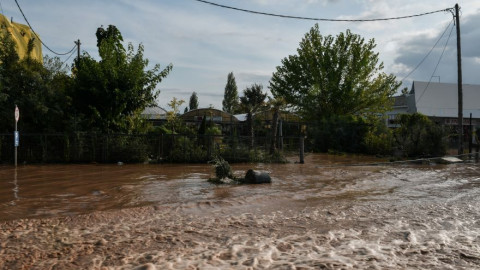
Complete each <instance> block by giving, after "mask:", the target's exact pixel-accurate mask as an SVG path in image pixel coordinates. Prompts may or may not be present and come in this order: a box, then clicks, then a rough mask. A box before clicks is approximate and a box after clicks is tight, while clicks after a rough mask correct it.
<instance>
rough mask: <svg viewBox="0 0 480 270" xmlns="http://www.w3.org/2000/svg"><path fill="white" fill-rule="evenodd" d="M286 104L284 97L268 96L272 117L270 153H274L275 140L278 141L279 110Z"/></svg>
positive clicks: (275, 147)
mask: <svg viewBox="0 0 480 270" xmlns="http://www.w3.org/2000/svg"><path fill="white" fill-rule="evenodd" d="M286 104H287V102H286V100H285V98H283V97H276V98H271V97H268V105H270V107H271V108H272V111H273V117H272V143H271V144H270V154H273V153H275V151H276V150H277V141H278V138H277V137H278V120H279V118H280V110H281V109H282V108H283V107H284V106H285V105H286Z"/></svg>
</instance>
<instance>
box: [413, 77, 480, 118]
mask: <svg viewBox="0 0 480 270" xmlns="http://www.w3.org/2000/svg"><path fill="white" fill-rule="evenodd" d="M410 94H412V95H413V97H414V98H415V104H416V105H415V106H416V111H417V112H419V113H422V114H424V115H427V116H436V117H458V87H457V84H455V83H435V82H431V83H428V82H419V81H414V82H413V84H412V90H411V92H410ZM470 113H472V117H473V118H480V85H472V84H464V85H463V115H464V117H468V116H470Z"/></svg>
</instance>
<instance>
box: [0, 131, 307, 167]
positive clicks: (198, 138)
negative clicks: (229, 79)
mask: <svg viewBox="0 0 480 270" xmlns="http://www.w3.org/2000/svg"><path fill="white" fill-rule="evenodd" d="M271 142H272V138H271V137H255V138H254V139H253V142H252V140H251V137H245V136H222V135H179V134H99V133H74V134H58V133H56V134H22V133H20V145H19V147H18V149H17V151H18V163H19V164H22V163H91V162H98V163H114V162H119V161H121V162H145V161H150V162H205V161H209V160H211V159H212V157H213V156H214V155H221V156H222V157H223V158H225V159H226V160H229V161H232V162H242V161H262V160H264V159H265V158H268V153H269V150H270V146H271ZM277 144H278V146H279V147H280V148H281V149H282V151H283V152H293V153H298V151H299V137H282V138H279V141H278V143H277ZM14 151H15V147H14V135H13V134H0V163H14Z"/></svg>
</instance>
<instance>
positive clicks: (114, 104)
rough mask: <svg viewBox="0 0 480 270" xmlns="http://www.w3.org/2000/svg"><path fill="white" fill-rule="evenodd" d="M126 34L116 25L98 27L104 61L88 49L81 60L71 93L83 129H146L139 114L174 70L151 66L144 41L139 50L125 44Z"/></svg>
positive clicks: (129, 130)
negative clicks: (92, 55)
mask: <svg viewBox="0 0 480 270" xmlns="http://www.w3.org/2000/svg"><path fill="white" fill-rule="evenodd" d="M122 40H123V38H122V36H121V34H120V31H118V29H117V28H116V27H115V26H111V25H110V26H109V27H108V28H107V29H103V28H102V27H101V28H99V29H98V30H97V45H98V51H99V55H100V57H101V60H100V61H96V60H95V59H93V58H92V57H91V56H90V55H88V54H87V53H84V54H83V56H82V57H81V59H80V61H79V62H78V63H77V67H76V74H75V75H76V76H75V78H74V87H73V89H72V93H71V96H72V98H73V100H75V102H74V103H73V105H74V106H73V109H74V112H75V114H76V115H77V117H79V118H80V120H79V125H80V128H81V129H83V130H98V131H102V132H124V133H131V132H143V131H145V130H143V128H144V127H145V126H144V125H142V124H141V123H139V122H141V121H144V120H143V119H142V118H141V117H139V115H140V113H141V112H142V111H143V109H144V108H145V107H147V106H149V105H152V104H153V103H154V101H155V99H156V98H157V96H158V94H159V90H156V86H157V84H158V83H160V82H161V81H162V79H163V78H165V77H166V76H167V75H168V73H169V72H170V71H171V69H172V66H171V65H169V66H167V67H166V68H165V69H163V70H161V69H160V65H155V66H154V68H153V69H151V70H147V69H146V68H147V66H148V60H147V59H144V56H143V53H144V48H143V45H142V44H140V45H139V46H138V48H137V50H135V49H134V47H133V45H132V44H131V43H130V44H128V47H127V49H125V48H124V47H123V45H122Z"/></svg>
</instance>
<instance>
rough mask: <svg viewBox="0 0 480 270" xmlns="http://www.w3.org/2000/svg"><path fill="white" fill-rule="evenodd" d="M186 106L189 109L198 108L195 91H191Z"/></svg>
mask: <svg viewBox="0 0 480 270" xmlns="http://www.w3.org/2000/svg"><path fill="white" fill-rule="evenodd" d="M188 106H189V107H190V110H196V109H198V97H197V92H195V91H194V92H193V93H192V95H191V96H190V101H189V103H188Z"/></svg>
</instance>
